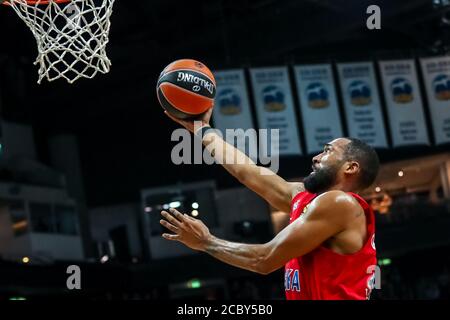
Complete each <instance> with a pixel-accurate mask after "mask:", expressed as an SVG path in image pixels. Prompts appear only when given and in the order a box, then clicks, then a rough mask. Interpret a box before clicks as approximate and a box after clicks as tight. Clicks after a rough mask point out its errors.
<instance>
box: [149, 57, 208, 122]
mask: <svg viewBox="0 0 450 320" xmlns="http://www.w3.org/2000/svg"><path fill="white" fill-rule="evenodd" d="M156 92H157V96H158V100H159V103H160V104H161V106H162V107H163V108H164V109H165V110H166V111H167V112H169V113H170V114H171V115H173V116H175V117H177V118H180V119H188V118H194V117H196V116H198V115H200V114H202V113H204V112H206V111H208V110H209V109H210V108H212V107H213V105H214V97H215V95H216V81H215V79H214V76H213V74H212V72H211V70H209V69H208V67H207V66H205V65H204V64H203V63H201V62H199V61H196V60H192V59H182V60H177V61H174V62H172V63H171V64H169V65H168V66H167V67H165V68H164V70H163V71H162V72H161V74H160V76H159V79H158V83H157V86H156Z"/></svg>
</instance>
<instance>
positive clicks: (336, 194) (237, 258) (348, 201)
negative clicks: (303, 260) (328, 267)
mask: <svg viewBox="0 0 450 320" xmlns="http://www.w3.org/2000/svg"><path fill="white" fill-rule="evenodd" d="M357 210H359V207H358V205H357V204H356V203H355V201H354V199H352V198H351V196H349V195H347V194H346V193H344V192H341V191H330V192H327V193H324V194H322V195H320V196H319V197H317V198H316V199H315V200H314V201H313V202H312V203H311V206H310V207H309V208H308V212H307V213H305V215H304V216H302V217H301V218H299V219H297V220H295V221H294V222H293V223H291V224H290V225H289V226H287V227H286V228H285V229H283V230H282V231H281V232H280V233H279V234H278V235H277V236H276V237H275V238H273V239H272V240H271V241H270V242H268V243H265V244H243V243H236V242H230V241H226V240H223V239H219V238H217V237H215V236H213V235H211V234H210V232H209V229H208V227H206V226H205V225H204V224H203V222H201V221H200V220H198V219H194V218H192V217H190V216H188V215H186V214H185V215H183V214H181V213H180V212H178V211H177V210H175V209H172V210H171V213H172V214H169V213H168V212H165V211H163V212H162V215H163V217H164V218H165V220H164V219H163V220H161V224H162V225H163V226H164V227H166V228H167V229H168V230H170V231H171V232H173V234H168V233H164V234H163V237H164V238H165V239H168V240H175V241H179V242H181V243H183V244H185V245H186V246H188V247H190V248H191V249H194V250H199V251H203V252H206V253H208V254H210V255H211V256H213V257H214V258H216V259H218V260H221V261H222V262H225V263H227V264H230V265H232V266H235V267H238V268H241V269H246V270H249V271H253V272H257V273H260V274H268V273H270V272H273V271H275V270H277V269H279V268H281V267H283V266H284V265H285V264H286V263H287V262H288V261H289V260H291V259H292V258H295V257H299V256H302V255H304V254H306V253H308V252H310V251H312V250H314V249H315V248H317V247H318V246H320V245H321V244H322V243H323V242H324V241H326V240H327V239H329V238H331V237H333V236H334V235H336V234H338V233H339V232H341V231H343V230H345V229H346V227H347V226H348V224H349V223H350V222H351V221H352V219H354V217H355V212H356V211H357Z"/></svg>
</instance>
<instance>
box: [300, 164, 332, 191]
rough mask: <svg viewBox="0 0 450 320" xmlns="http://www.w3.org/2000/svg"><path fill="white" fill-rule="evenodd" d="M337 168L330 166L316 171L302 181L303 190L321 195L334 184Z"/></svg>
mask: <svg viewBox="0 0 450 320" xmlns="http://www.w3.org/2000/svg"><path fill="white" fill-rule="evenodd" d="M338 170H339V166H338V165H335V166H330V167H324V168H320V169H317V170H315V171H313V172H311V173H310V174H309V176H307V177H306V178H305V179H304V180H303V184H304V185H305V189H306V190H307V191H309V192H311V193H322V192H324V191H327V190H328V189H330V188H331V187H332V186H333V185H334V184H335V182H336V177H337V172H338Z"/></svg>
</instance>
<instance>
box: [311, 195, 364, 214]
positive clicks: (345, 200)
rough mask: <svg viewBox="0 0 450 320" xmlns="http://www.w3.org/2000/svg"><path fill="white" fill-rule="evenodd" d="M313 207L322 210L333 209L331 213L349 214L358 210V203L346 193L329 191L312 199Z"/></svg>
mask: <svg viewBox="0 0 450 320" xmlns="http://www.w3.org/2000/svg"><path fill="white" fill-rule="evenodd" d="M314 201H315V205H316V206H318V207H322V208H324V209H333V211H341V210H342V211H345V212H351V211H353V210H359V209H360V205H359V203H358V201H357V200H356V199H355V198H354V197H353V196H352V195H351V194H348V193H347V192H344V191H341V190H330V191H327V192H324V193H322V194H320V195H319V196H317V197H316V199H314Z"/></svg>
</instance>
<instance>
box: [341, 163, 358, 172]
mask: <svg viewBox="0 0 450 320" xmlns="http://www.w3.org/2000/svg"><path fill="white" fill-rule="evenodd" d="M359 170H360V166H359V163H358V162H356V161H347V163H346V164H345V173H346V174H357V173H358V172H359Z"/></svg>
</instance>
